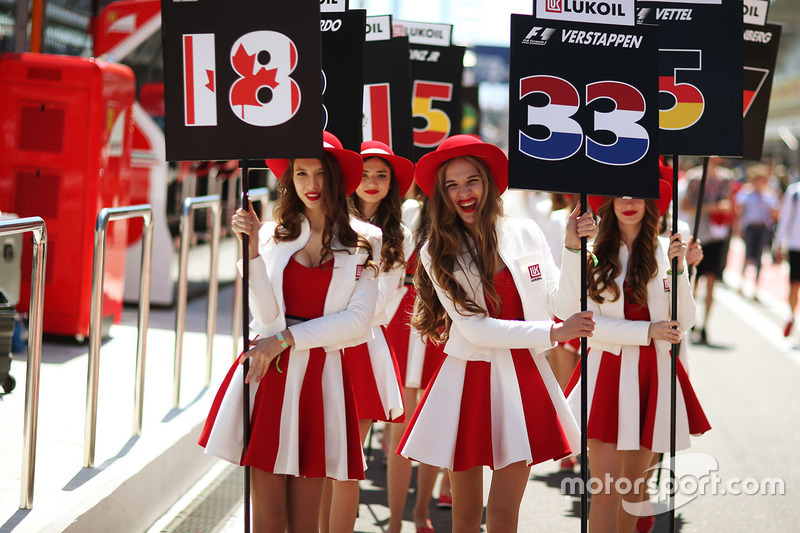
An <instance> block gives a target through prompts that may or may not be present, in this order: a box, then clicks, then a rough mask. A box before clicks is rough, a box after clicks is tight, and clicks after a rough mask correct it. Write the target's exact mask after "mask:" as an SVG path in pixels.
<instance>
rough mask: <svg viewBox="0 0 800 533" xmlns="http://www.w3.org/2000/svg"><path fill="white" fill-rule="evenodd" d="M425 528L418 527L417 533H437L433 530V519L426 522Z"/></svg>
mask: <svg viewBox="0 0 800 533" xmlns="http://www.w3.org/2000/svg"><path fill="white" fill-rule="evenodd" d="M425 522H426V524H427V525H425V526H417V533H436V531H435V530H434V529H433V524H431V519H430V518H428V519H427V520H426V521H425Z"/></svg>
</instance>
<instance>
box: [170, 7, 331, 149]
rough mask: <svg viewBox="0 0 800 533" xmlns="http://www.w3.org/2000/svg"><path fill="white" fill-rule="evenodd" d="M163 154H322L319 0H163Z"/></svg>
mask: <svg viewBox="0 0 800 533" xmlns="http://www.w3.org/2000/svg"><path fill="white" fill-rule="evenodd" d="M161 9H162V38H163V48H164V88H165V105H166V145H167V159H168V160H170V161H179V160H211V159H261V158H265V157H289V158H293V157H319V156H320V153H321V148H320V147H321V146H322V128H321V125H322V94H321V92H320V70H321V65H320V31H319V27H320V26H319V24H320V18H319V6H318V5H317V3H316V2H315V1H313V0H297V1H295V2H291V3H288V4H280V5H277V4H274V3H269V2H266V3H265V2H259V1H256V0H230V1H227V2H174V1H170V0H162V3H161Z"/></svg>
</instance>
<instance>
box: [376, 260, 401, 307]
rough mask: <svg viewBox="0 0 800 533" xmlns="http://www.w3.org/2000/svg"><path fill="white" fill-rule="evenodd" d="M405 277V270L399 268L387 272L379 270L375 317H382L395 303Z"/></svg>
mask: <svg viewBox="0 0 800 533" xmlns="http://www.w3.org/2000/svg"><path fill="white" fill-rule="evenodd" d="M405 275H406V271H405V269H404V268H400V267H395V268H393V269H392V270H390V271H389V272H383V271H382V270H381V273H380V275H379V276H378V301H377V303H376V304H375V316H378V317H380V316H383V314H384V313H385V312H386V311H387V308H388V307H389V305H390V304H392V303H393V302H396V300H397V294H398V292H399V291H400V289H401V288H402V286H403V280H404V279H405ZM395 310H396V308H395ZM392 314H394V313H392Z"/></svg>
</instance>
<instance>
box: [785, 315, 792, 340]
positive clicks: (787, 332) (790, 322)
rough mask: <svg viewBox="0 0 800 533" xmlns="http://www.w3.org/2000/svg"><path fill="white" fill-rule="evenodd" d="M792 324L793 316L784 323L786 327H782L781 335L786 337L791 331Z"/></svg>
mask: <svg viewBox="0 0 800 533" xmlns="http://www.w3.org/2000/svg"><path fill="white" fill-rule="evenodd" d="M792 326H794V318H792V319H791V320H789V322H787V323H786V327H784V328H783V336H784V337H788V336H789V334H791V333H792Z"/></svg>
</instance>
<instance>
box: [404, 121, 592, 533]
mask: <svg viewBox="0 0 800 533" xmlns="http://www.w3.org/2000/svg"><path fill="white" fill-rule="evenodd" d="M415 177H416V180H417V183H418V184H419V186H420V188H421V189H422V190H423V192H425V194H427V195H428V196H429V197H430V205H429V207H430V219H431V229H430V236H429V240H428V242H427V243H426V244H425V245H424V246H423V247H422V249H421V250H420V266H419V267H418V269H417V275H416V279H415V285H416V286H417V290H418V295H419V299H418V300H417V308H416V309H415V314H414V317H413V325H414V326H415V327H416V328H417V329H418V330H419V331H420V333H422V334H423V335H427V336H428V337H429V338H431V339H433V340H436V341H439V342H446V344H445V347H444V351H445V353H446V354H447V357H446V358H445V360H444V362H443V363H442V365H441V366H440V367H439V370H438V372H437V374H436V375H435V376H434V378H433V381H432V382H431V384H430V385H429V386H428V389H427V391H426V393H425V395H424V396H423V398H422V402H421V403H420V405H419V407H418V408H417V410H416V412H415V413H414V416H413V418H412V420H411V422H410V424H409V427H408V429H407V430H406V433H405V435H404V436H403V439H402V441H401V443H400V447H399V449H398V452H399V453H401V454H402V455H404V456H406V457H408V458H410V459H414V460H417V461H420V462H422V463H426V464H430V465H434V466H438V467H442V468H447V469H449V470H450V482H451V487H452V493H453V531H455V532H460V531H470V532H473V531H477V530H478V529H479V528H480V523H481V517H482V514H483V466H489V467H490V468H492V469H493V470H494V475H493V479H492V487H491V490H490V493H489V503H488V507H487V510H486V524H487V528H488V530H489V531H492V532H504V531H517V522H518V518H519V506H520V503H521V501H522V496H523V493H524V491H525V486H526V484H527V481H528V475H529V472H530V465H532V464H536V463H540V462H543V461H547V460H550V459H561V458H562V457H565V456H568V455H570V454H571V453H573V450H576V449H577V448H578V447H579V444H580V435H579V429H578V426H577V424H576V423H575V420H574V418H573V417H572V414H571V412H570V411H569V407H568V405H567V403H566V400H565V398H564V395H563V393H562V392H561V388H560V387H559V385H558V382H557V381H556V379H555V377H554V376H553V373H552V371H551V370H550V367H549V366H548V364H547V361H546V359H545V356H544V352H545V351H546V350H548V349H550V348H553V346H555V344H556V342H558V341H566V340H569V339H571V338H574V337H583V336H590V335H591V334H592V329H593V328H594V323H593V322H592V318H591V313H590V312H588V311H587V312H583V313H576V314H572V312H573V310H574V308H575V307H577V303H578V302H577V301H576V300H572V299H564V298H563V297H562V295H561V294H560V291H559V271H558V268H557V267H556V266H555V263H554V262H553V258H552V256H551V253H550V249H549V247H548V246H547V243H546V241H545V237H544V235H543V234H542V232H541V230H540V229H539V227H538V226H536V224H535V223H533V222H532V221H529V220H523V219H511V218H506V217H504V216H503V215H502V201H501V199H500V194H501V193H502V192H503V191H504V190H505V189H506V187H507V185H508V159H507V158H506V156H505V154H504V153H503V152H502V150H500V149H499V148H497V147H496V146H493V145H490V144H487V143H484V142H481V141H480V140H479V139H478V138H476V137H473V136H470V135H455V136H452V137H450V138H448V139H446V140H445V141H444V142H442V143H441V145H439V147H438V148H437V149H436V151H434V152H431V153H429V154H426V155H425V156H423V157H422V158H421V159H420V161H419V163H418V164H417V169H416V172H415ZM594 232H595V225H594V221H593V219H592V217H591V216H581V217H579V216H578V210H577V209H576V210H574V211H573V212H572V214H571V215H570V222H569V226H568V229H567V236H566V244H567V246H569V247H572V248H576V247H579V246H580V238H581V237H591V236H592V235H593V234H594ZM578 260H579V259H578V256H577V255H576V254H573V253H571V252H568V251H566V252H565V255H564V261H574V262H577V261H578ZM551 313H552V314H556V315H560V316H564V317H567V318H566V320H565V321H564V322H563V323H560V324H556V323H555V322H553V320H551V318H550V316H551Z"/></svg>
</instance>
